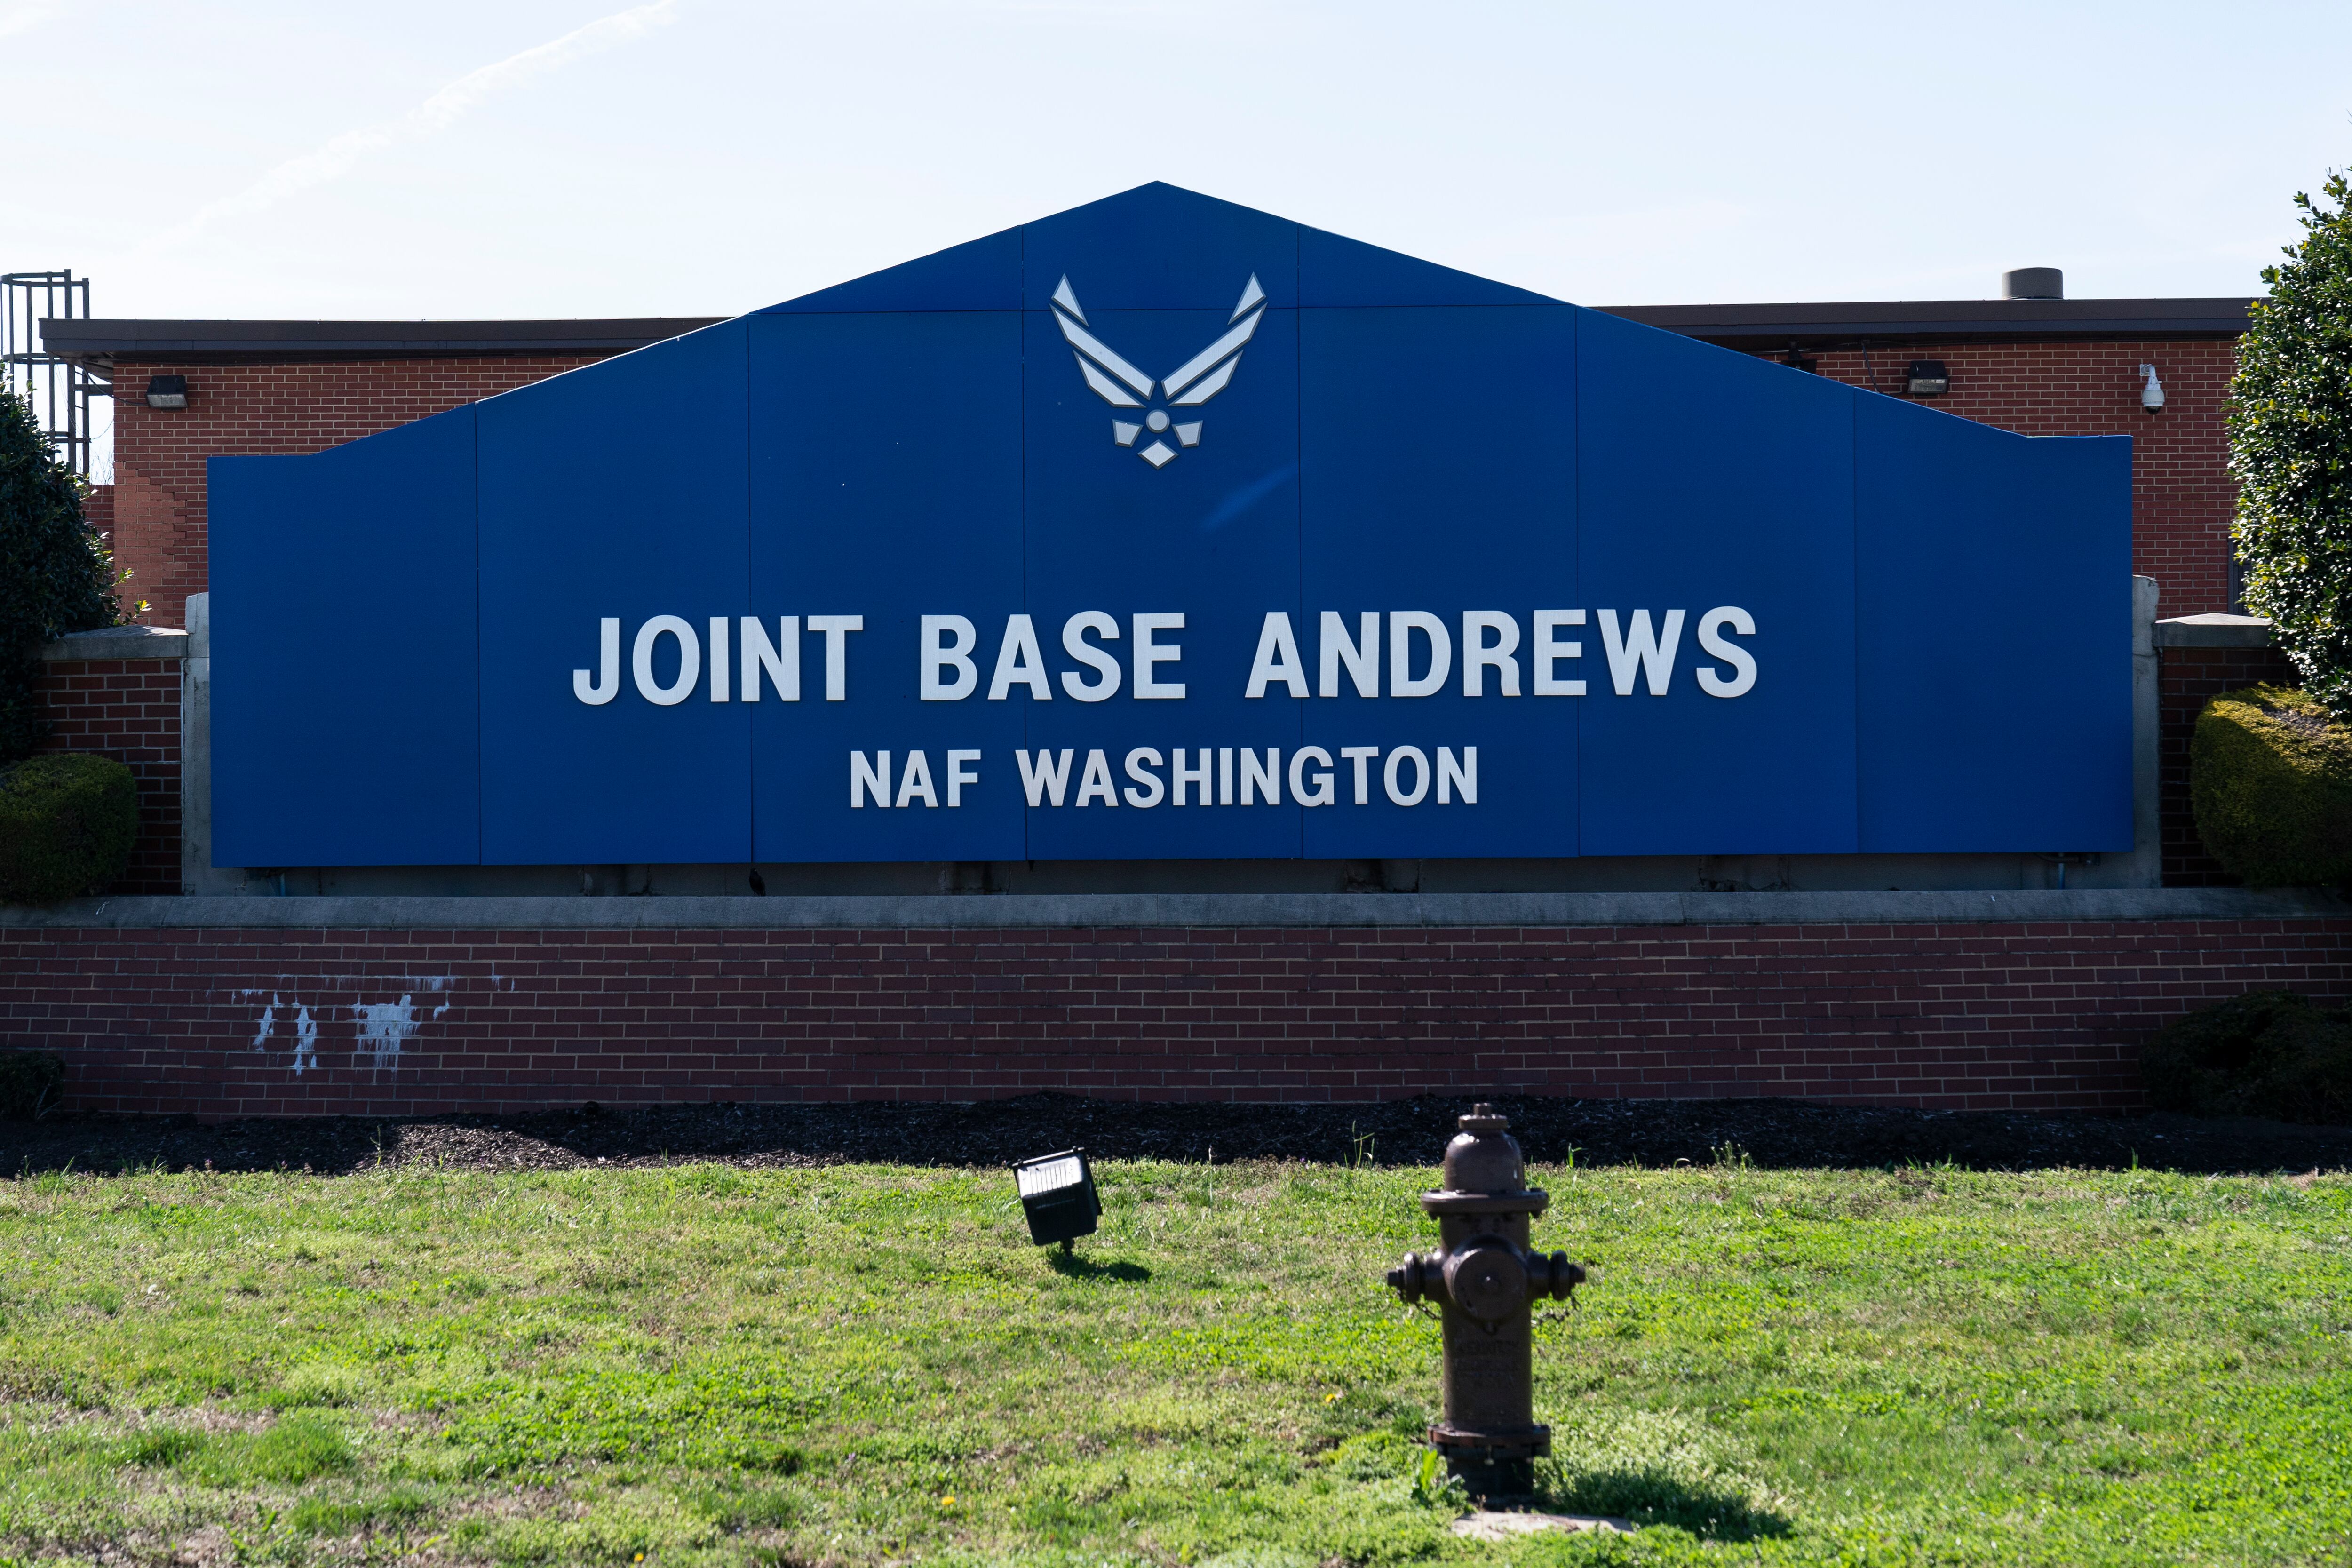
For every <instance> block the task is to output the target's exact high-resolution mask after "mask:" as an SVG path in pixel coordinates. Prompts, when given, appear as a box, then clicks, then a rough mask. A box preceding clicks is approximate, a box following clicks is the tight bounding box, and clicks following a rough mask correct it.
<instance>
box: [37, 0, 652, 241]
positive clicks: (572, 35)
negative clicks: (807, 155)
mask: <svg viewBox="0 0 2352 1568" xmlns="http://www.w3.org/2000/svg"><path fill="white" fill-rule="evenodd" d="M676 12H677V0H653V3H652V4H651V5H636V6H633V7H631V8H630V9H628V10H626V11H616V12H614V14H613V15H612V16H605V17H603V18H601V19H599V20H597V21H593V22H591V23H589V24H588V25H587V26H584V27H576V28H574V29H573V30H572V31H571V32H569V33H566V34H564V35H563V36H562V37H560V38H555V39H551V40H550V41H549V42H547V43H544V44H540V45H537V46H535V47H531V48H528V49H525V50H523V51H522V52H521V53H520V54H514V55H509V56H508V57H507V58H505V59H502V60H499V61H497V62H495V63H494V64H491V65H486V66H483V67H482V68H479V69H478V70H471V71H467V73H466V74H465V75H464V76H461V77H459V78H458V79H457V80H456V81H453V82H451V83H450V84H449V85H448V86H446V87H445V88H443V89H441V90H440V91H438V92H436V93H435V94H434V95H433V96H432V97H430V98H428V99H426V100H425V101H424V102H423V103H420V104H418V105H417V106H416V107H415V109H412V110H409V111H408V112H407V113H405V114H404V115H402V116H401V117H400V118H399V119H397V120H387V121H383V122H381V123H379V124H375V125H370V126H365V127H362V129H360V130H357V131H346V132H343V133H342V134H341V135H340V136H338V137H336V138H335V139H334V140H332V141H331V142H327V143H326V144H325V145H323V146H321V147H319V148H316V149H314V150H313V151H311V152H309V153H303V154H302V155H301V156H300V157H299V158H289V159H288V160H287V161H286V162H284V163H280V164H278V166H277V167H276V168H274V169H272V170H270V171H269V172H268V174H264V175H262V176H261V178H259V179H257V180H256V181H254V182H253V184H249V185H247V187H246V188H245V189H243V190H241V191H238V192H236V194H235V195H228V196H224V197H222V198H221V199H220V200H219V201H216V202H213V203H209V204H208V205H205V206H204V207H202V208H201V209H199V210H198V211H197V212H196V214H195V215H194V216H192V217H190V218H189V219H188V220H187V221H186V222H185V223H184V224H181V225H180V226H178V227H176V228H174V229H173V230H171V231H170V232H169V233H167V234H163V235H159V236H158V237H156V240H155V246H156V247H163V246H166V245H169V244H171V243H173V242H176V241H181V240H185V239H188V238H190V237H193V236H194V235H195V234H197V233H199V232H200V231H202V230H203V229H205V228H206V227H207V226H210V225H212V224H214V223H216V222H218V221H219V220H221V219H222V218H225V217H247V216H252V215H253V214H255V213H258V212H262V211H265V210H266V209H268V208H269V207H273V206H275V205H278V203H279V202H282V201H284V200H285V199H286V198H287V197H289V196H292V195H299V194H300V193H301V192H304V191H308V190H314V189H316V188H317V187H318V186H320V185H323V184H329V183H330V182H331V181H335V180H339V179H341V178H342V177H343V175H345V174H349V173H350V172H351V171H352V167H353V166H354V165H355V164H357V163H359V162H360V160H361V159H362V158H364V157H366V156H367V155H368V154H370V153H379V152H382V151H383V150H384V149H386V148H388V147H396V146H399V145H401V144H402V143H404V142H422V141H424V140H425V139H426V138H428V137H431V136H436V135H438V134H439V133H440V132H444V131H446V130H447V129H449V127H450V126H452V125H455V124H456V123H457V121H460V120H462V119H464V118H465V117H466V116H467V114H468V113H470V112H471V111H472V110H475V109H477V108H478V107H479V106H480V105H481V104H482V103H483V102H484V101H485V100H488V99H489V98H491V97H492V96H494V95H495V94H498V93H500V92H503V91H505V90H507V89H509V88H513V87H517V86H520V85H521V84H522V83H523V82H526V81H529V80H530V79H532V78H534V77H540V76H544V75H546V74H547V73H548V72H550V71H552V70H557V69H560V68H562V67H564V66H567V65H570V64H571V63H572V61H574V60H577V59H583V58H586V57H587V56H589V55H593V54H599V53H602V52H603V51H604V50H605V49H609V48H612V47H615V46H616V45H620V44H625V43H627V42H629V41H631V40H632V39H635V38H639V37H644V36H645V35H646V34H647V33H650V32H652V31H653V30H654V29H655V28H656V27H661V26H667V24H668V23H670V22H671V21H672V20H674V19H675V16H676ZM0 26H5V24H0Z"/></svg>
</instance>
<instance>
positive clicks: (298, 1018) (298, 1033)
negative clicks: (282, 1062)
mask: <svg viewBox="0 0 2352 1568" xmlns="http://www.w3.org/2000/svg"><path fill="white" fill-rule="evenodd" d="M237 994H238V995H239V996H241V997H244V998H246V999H247V1000H250V999H252V998H253V997H256V996H258V995H260V994H261V993H260V992H258V991H240V992H238V993H237ZM288 1005H289V1004H288V1003H287V1002H285V1001H283V1000H281V999H280V998H279V996H278V994H276V993H275V992H273V993H271V994H270V997H269V1005H268V1006H266V1007H264V1008H263V1009H262V1010H261V1027H260V1028H258V1029H257V1030H256V1031H254V1036H253V1048H254V1049H255V1050H260V1049H262V1048H263V1047H265V1046H267V1045H268V1043H269V1039H270V1037H272V1036H273V1035H275V1034H277V1033H278V1009H279V1008H280V1007H284V1006H288ZM290 1005H291V1006H292V1007H293V1009H294V1016H293V1017H292V1018H291V1019H290V1020H289V1022H290V1023H292V1025H293V1026H294V1057H293V1059H292V1061H291V1062H290V1063H289V1066H291V1067H292V1068H293V1069H294V1073H295V1076H296V1077H298V1078H299V1077H300V1076H301V1075H302V1074H303V1073H305V1072H308V1071H309V1070H310V1068H314V1067H316V1066H318V1065H319V1023H318V1020H317V1019H315V1018H313V1017H311V1016H310V1008H308V1007H306V1006H304V1005H302V999H301V998H300V997H299V996H297V997H296V998H294V1000H293V1002H292V1003H291V1004H290Z"/></svg>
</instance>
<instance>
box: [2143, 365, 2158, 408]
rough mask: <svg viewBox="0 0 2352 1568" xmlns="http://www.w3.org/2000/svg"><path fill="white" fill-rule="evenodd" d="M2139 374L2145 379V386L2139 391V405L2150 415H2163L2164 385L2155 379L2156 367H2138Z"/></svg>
mask: <svg viewBox="0 0 2352 1568" xmlns="http://www.w3.org/2000/svg"><path fill="white" fill-rule="evenodd" d="M2139 373H2140V374H2142V375H2144V376H2146V377H2147V385H2146V386H2143V387H2141V388H2140V389H2139V405H2140V406H2141V407H2142V408H2145V409H2147V411H2148V412H2149V413H2150V414H2161V413H2163V412H2164V383H2162V382H2160V381H2158V380H2157V379H2156V366H2154V365H2152V364H2144V365H2142V366H2140V367H2139Z"/></svg>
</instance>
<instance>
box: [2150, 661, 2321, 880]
mask: <svg viewBox="0 0 2352 1568" xmlns="http://www.w3.org/2000/svg"><path fill="white" fill-rule="evenodd" d="M2189 800H2190V803H2191V805H2193V806H2194V807H2195V810H2196V814H2197V837H2200V838H2201V839H2203V840H2204V842H2205V848H2206V852H2207V853H2209V854H2210V855H2211V856H2212V857H2213V858H2215V859H2216V860H2219V861H2220V862H2221V864H2222V865H2224V866H2226V867H2228V868H2230V869H2231V871H2232V872H2234V873H2235V874H2236V875H2237V876H2239V877H2241V878H2242V879H2245V881H2246V882H2247V883H2248V884H2249V885H2250V886H2252V887H2257V888H2281V887H2335V886H2338V885H2340V884H2343V883H2346V882H2352V731H2347V730H2346V729H2345V728H2344V727H2343V726H2342V725H2339V724H2337V723H2336V722H2334V721H2332V720H2330V719H2329V717H2328V715H2327V710H2326V709H2324V708H2322V707H2321V706H2320V705H2319V703H2318V701H2317V700H2315V699H2314V698H2313V697H2311V696H2310V695H2309V694H2308V693H2306V692H2302V691H2297V690H2294V689H2291V688H2287V687H2282V686H2254V687H2249V688H2247V689H2245V690H2243V691H2225V692H2223V693H2222V694H2221V696H2219V697H2216V698H2215V699H2213V700H2212V701H2210V702H2208V703H2207V704H2205V710H2204V711H2203V712H2201V713H2200V714H2199V715H2198V716H2197V733H2196V738H2195V739H2194V741H2192V742H2190V746H2189Z"/></svg>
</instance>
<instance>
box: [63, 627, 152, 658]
mask: <svg viewBox="0 0 2352 1568" xmlns="http://www.w3.org/2000/svg"><path fill="white" fill-rule="evenodd" d="M187 654H188V634H187V633H185V632H184V631H180V630H178V629H176V628H175V627H172V626H100V628H99V629H98V630H96V631H94V632H68V633H67V634H66V635H65V636H63V637H59V638H58V640H57V641H55V642H47V643H43V644H42V645H41V657H42V658H46V659H60V658H186V657H187Z"/></svg>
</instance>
